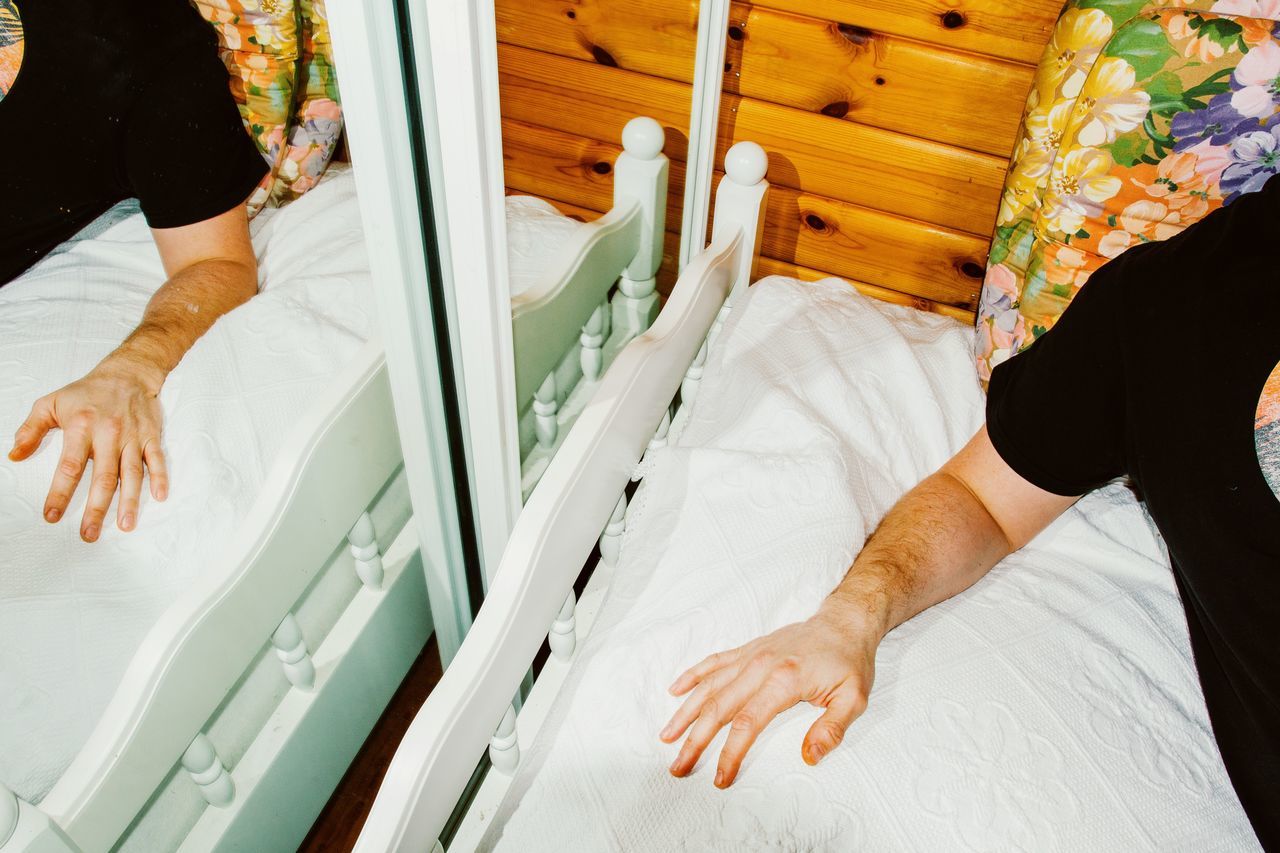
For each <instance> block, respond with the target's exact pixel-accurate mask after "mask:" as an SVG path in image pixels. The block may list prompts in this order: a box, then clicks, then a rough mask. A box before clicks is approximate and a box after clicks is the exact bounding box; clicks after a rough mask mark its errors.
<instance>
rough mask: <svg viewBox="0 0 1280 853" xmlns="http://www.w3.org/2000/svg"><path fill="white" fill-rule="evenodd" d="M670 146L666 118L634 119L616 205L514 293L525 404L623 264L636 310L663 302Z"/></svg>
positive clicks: (618, 167) (617, 172)
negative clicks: (659, 290) (666, 149)
mask: <svg viewBox="0 0 1280 853" xmlns="http://www.w3.org/2000/svg"><path fill="white" fill-rule="evenodd" d="M662 145H663V132H662V125H660V124H658V122H656V121H654V120H653V119H651V118H646V117H643V116H642V117H639V118H633V119H632V120H631V121H629V122H627V126H626V127H625V128H624V129H623V131H622V147H623V151H622V153H621V154H619V155H618V159H617V162H616V163H615V164H614V170H613V174H614V178H613V207H612V209H611V210H610V211H609V212H608V213H606V214H605V215H604V216H602V217H601V218H600V219H598V220H596V221H595V222H589V223H584V224H583V225H581V226H580V227H579V228H578V230H577V231H576V232H575V233H574V234H573V236H572V237H571V238H570V240H569V242H568V244H567V245H566V246H565V247H564V251H563V255H562V259H561V260H560V262H559V263H557V264H555V265H554V266H553V267H552V268H551V269H548V270H547V271H546V272H545V273H544V274H543V275H542V277H541V279H540V280H539V281H538V283H537V284H535V285H534V286H533V287H531V288H530V289H529V290H527V291H525V292H524V293H521V294H520V295H518V296H515V297H513V298H512V300H511V323H512V338H513V344H514V349H515V373H516V400H517V401H518V402H519V404H520V405H521V406H523V405H525V403H526V402H527V401H528V400H529V399H531V398H532V397H533V396H534V394H535V393H536V392H537V391H538V390H539V389H540V387H541V386H542V385H543V383H544V381H545V380H546V379H547V377H548V376H549V375H550V374H551V373H552V372H553V371H554V370H555V368H556V365H557V364H558V363H559V361H560V358H561V356H563V355H564V353H565V351H566V350H567V349H569V348H570V346H572V345H573V344H574V343H576V342H577V340H578V334H579V333H580V332H581V331H582V329H583V327H585V326H586V325H587V324H588V322H589V321H590V320H591V319H592V315H593V313H594V312H595V311H597V309H600V308H601V307H602V306H603V305H605V304H607V303H606V300H607V297H608V294H609V290H610V288H612V287H613V284H614V282H615V281H617V280H618V278H619V275H618V274H619V271H621V278H622V282H621V287H620V289H621V291H622V293H623V296H624V298H626V299H627V300H628V301H629V302H634V303H635V308H634V312H633V313H637V314H639V313H641V312H643V311H644V306H646V305H649V304H655V305H656V302H657V294H656V292H655V291H656V288H655V282H654V277H655V276H656V275H657V273H658V267H659V266H660V265H661V263H662V240H663V234H664V233H665V228H666V216H667V176H668V171H669V166H670V164H669V163H668V161H667V158H666V155H664V154H663V153H662ZM646 325H648V318H647V317H646V318H644V322H643V325H640V319H639V317H637V319H636V330H637V331H640V330H641V329H642V328H643V326H646ZM560 339H563V340H560Z"/></svg>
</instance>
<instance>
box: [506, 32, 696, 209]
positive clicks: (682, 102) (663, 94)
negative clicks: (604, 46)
mask: <svg viewBox="0 0 1280 853" xmlns="http://www.w3.org/2000/svg"><path fill="white" fill-rule="evenodd" d="M498 69H499V71H498V85H499V88H500V90H501V109H502V115H503V117H504V118H511V119H515V120H517V121H521V122H524V123H526V124H539V125H544V126H549V127H554V128H555V129H556V130H559V131H561V132H563V133H571V134H575V135H577V136H581V137H583V138H586V139H594V140H597V141H601V142H612V143H616V142H618V140H620V139H621V138H622V128H623V127H625V126H626V124H627V122H629V121H630V120H631V119H633V118H635V117H636V116H638V115H647V116H649V117H650V118H653V119H657V120H658V121H659V122H661V123H662V125H663V126H664V127H666V128H667V141H666V145H665V146H664V147H663V152H664V153H665V154H666V155H667V156H668V157H670V158H671V159H672V160H678V161H680V162H681V163H683V162H684V160H685V156H686V154H687V152H688V148H689V139H688V136H687V135H686V134H687V133H688V129H689V104H690V100H691V98H692V97H693V87H692V86H691V85H689V84H686V83H677V82H675V81H672V80H665V79H663V78H661V77H652V76H648V75H645V74H640V73H637V72H634V71H625V70H622V69H619V68H611V67H609V66H605V65H600V64H597V63H593V62H584V61H581V60H573V59H566V58H564V57H561V56H556V55H553V54H547V53H540V52H538V51H536V50H530V49H528V48H523V47H516V46H513V45H505V44H502V45H499V46H498ZM672 186H673V189H674V190H675V191H676V192H677V194H678V193H679V191H680V189H681V187H677V186H675V185H674V183H673V185H672Z"/></svg>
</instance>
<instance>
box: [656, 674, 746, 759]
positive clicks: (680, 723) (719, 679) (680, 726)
mask: <svg viewBox="0 0 1280 853" xmlns="http://www.w3.org/2000/svg"><path fill="white" fill-rule="evenodd" d="M737 674H738V671H737V669H736V668H728V667H726V668H725V669H722V670H719V671H717V672H715V673H712V674H711V675H710V676H708V677H707V678H705V679H703V681H702V683H700V684H699V685H698V686H697V687H696V688H694V691H693V692H692V693H690V694H689V696H688V698H687V699H685V700H684V702H683V703H682V704H681V705H680V709H679V710H678V711H676V712H675V714H673V715H672V717H671V719H670V720H669V721H668V722H667V724H666V726H664V727H663V729H662V731H660V732H658V739H659V740H661V741H664V742H666V743H672V742H674V741H675V740H677V739H678V738H679V737H680V736H681V735H682V734H684V733H685V729H687V728H689V726H690V725H692V724H693V721H694V720H696V719H698V715H699V714H701V713H702V706H703V705H705V704H706V702H707V699H708V698H710V697H711V695H712V694H714V693H715V692H716V691H718V690H719V689H720V688H722V687H724V686H725V685H726V684H728V683H729V682H730V681H732V680H733V678H734V677H735V676H736V675H737Z"/></svg>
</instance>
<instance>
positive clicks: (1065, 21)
mask: <svg viewBox="0 0 1280 853" xmlns="http://www.w3.org/2000/svg"><path fill="white" fill-rule="evenodd" d="M1111 31H1112V24H1111V18H1110V17H1109V16H1108V15H1107V13H1106V12H1103V11H1101V10H1099V9H1068V10H1067V11H1066V12H1064V13H1063V15H1062V17H1061V18H1059V19H1058V25H1057V27H1055V28H1054V31H1053V37H1052V38H1051V39H1050V40H1049V46H1048V48H1047V49H1046V50H1047V54H1048V56H1050V57H1052V59H1051V62H1050V63H1049V65H1048V66H1047V67H1046V66H1045V65H1043V64H1042V65H1041V72H1042V73H1041V75H1040V79H1039V80H1038V82H1037V85H1038V86H1039V88H1040V89H1041V92H1042V97H1043V99H1045V100H1049V99H1052V98H1053V97H1054V96H1055V95H1060V96H1061V97H1064V98H1069V99H1071V98H1075V97H1076V95H1078V94H1080V87H1081V86H1082V85H1084V80H1085V77H1086V76H1087V75H1088V73H1089V68H1090V67H1091V66H1092V65H1093V62H1094V60H1095V59H1097V58H1098V54H1099V53H1100V52H1101V50H1102V47H1103V45H1105V44H1106V43H1107V40H1108V39H1110V38H1111ZM1046 71H1047V72H1048V73H1044V72H1046Z"/></svg>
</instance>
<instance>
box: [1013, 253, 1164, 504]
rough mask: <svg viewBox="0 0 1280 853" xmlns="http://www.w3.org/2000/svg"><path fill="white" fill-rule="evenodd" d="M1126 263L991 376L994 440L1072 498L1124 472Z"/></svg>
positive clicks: (1023, 472) (1090, 285) (1029, 472)
mask: <svg viewBox="0 0 1280 853" xmlns="http://www.w3.org/2000/svg"><path fill="white" fill-rule="evenodd" d="M1129 254H1133V255H1135V256H1136V255H1138V254H1141V252H1140V251H1135V252H1131V253H1129ZM1128 260H1130V259H1129V258H1128V257H1122V258H1121V259H1120V260H1118V261H1112V262H1111V263H1109V264H1107V265H1105V266H1103V267H1102V268H1100V269H1099V270H1098V271H1097V272H1095V273H1094V274H1093V276H1092V277H1091V278H1090V280H1089V281H1088V282H1087V283H1086V284H1085V285H1084V286H1083V287H1082V288H1081V290H1080V292H1079V293H1078V294H1077V295H1076V297H1075V299H1074V300H1072V302H1071V304H1070V306H1068V308H1067V310H1066V311H1065V312H1064V313H1063V314H1062V317H1061V318H1060V319H1059V320H1058V322H1057V323H1056V324H1054V326H1053V328H1051V329H1050V330H1049V331H1048V332H1045V333H1044V334H1043V335H1042V336H1041V337H1040V338H1039V339H1038V340H1037V341H1036V342H1035V343H1034V344H1032V345H1031V346H1030V347H1029V348H1028V349H1026V350H1025V351H1024V352H1022V353H1021V354H1020V355H1017V356H1015V357H1014V358H1011V359H1009V360H1008V361H1006V362H1004V363H1003V364H1001V365H1000V366H999V367H997V368H996V369H995V371H994V372H993V373H992V375H991V383H990V388H989V392H988V395H987V434H988V435H989V436H990V438H991V443H992V445H993V446H994V447H995V449H996V452H997V453H999V454H1000V457H1001V458H1002V459H1003V460H1004V461H1005V463H1006V464H1008V465H1009V467H1010V468H1012V469H1013V470H1014V471H1016V472H1017V473H1018V474H1019V476H1021V477H1022V478H1023V479H1024V480H1026V481H1028V482H1030V483H1032V484H1034V485H1036V486H1038V487H1040V488H1041V489H1044V490H1045V491H1049V492H1053V493H1054V494H1058V495H1063V496H1071V497H1074V496H1076V495H1082V494H1084V493H1086V492H1088V491H1091V490H1093V489H1096V488H1098V487H1099V486H1101V485H1103V484H1105V483H1107V482H1108V481H1110V480H1113V479H1115V478H1116V477H1119V476H1121V475H1123V474H1124V473H1126V461H1125V446H1126V431H1125V420H1126V417H1125V414H1126V412H1125V396H1126V395H1125V386H1124V383H1125V370H1124V358H1123V342H1122V340H1121V338H1120V330H1121V329H1122V328H1124V326H1123V323H1122V321H1121V311H1122V299H1121V297H1122V295H1123V293H1122V288H1123V281H1122V279H1123V277H1124V276H1125V274H1126V273H1125V267H1126V266H1128V264H1126V263H1125V261H1128Z"/></svg>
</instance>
